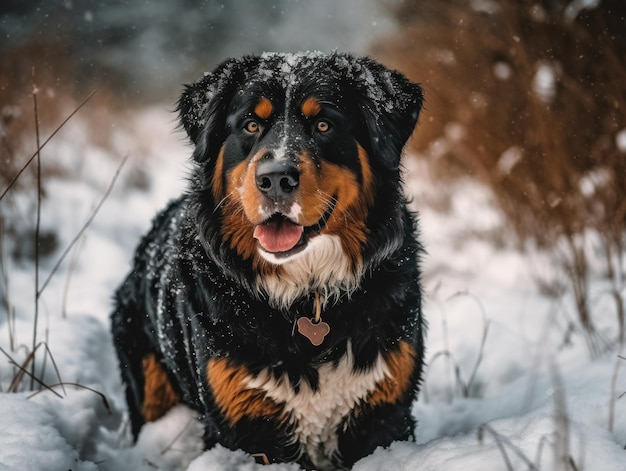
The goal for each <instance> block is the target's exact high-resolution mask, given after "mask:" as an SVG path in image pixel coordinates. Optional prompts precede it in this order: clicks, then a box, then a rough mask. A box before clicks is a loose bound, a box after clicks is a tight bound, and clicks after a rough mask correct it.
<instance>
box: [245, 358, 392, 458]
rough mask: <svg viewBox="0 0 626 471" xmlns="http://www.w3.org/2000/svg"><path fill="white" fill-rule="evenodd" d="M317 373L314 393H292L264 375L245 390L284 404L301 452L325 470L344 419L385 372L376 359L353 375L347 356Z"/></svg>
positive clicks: (283, 383) (309, 390)
mask: <svg viewBox="0 0 626 471" xmlns="http://www.w3.org/2000/svg"><path fill="white" fill-rule="evenodd" d="M318 373H319V384H318V388H317V389H316V390H315V391H313V390H312V388H311V387H310V386H309V385H308V384H305V385H302V386H301V387H300V388H299V389H298V391H297V392H296V391H295V390H294V388H293V387H292V386H291V385H290V383H289V381H288V380H287V378H286V377H285V378H280V379H275V378H274V377H272V376H271V375H269V374H268V373H267V372H263V373H261V374H260V375H258V376H256V377H254V378H250V379H249V380H248V384H247V387H248V388H254V389H260V390H263V391H265V393H266V396H267V397H269V398H271V399H272V400H273V401H275V402H276V403H282V404H284V412H285V413H286V414H287V415H288V417H289V420H290V421H291V423H292V425H293V427H294V433H295V437H294V438H295V439H297V441H298V442H299V443H300V444H301V448H302V451H303V452H306V453H307V454H308V455H309V457H310V458H311V460H312V461H313V463H314V464H315V465H316V466H317V467H319V468H326V467H328V466H329V465H330V461H329V460H328V457H330V456H333V455H334V454H335V453H336V452H337V440H338V434H339V432H341V428H342V427H345V426H347V422H346V419H347V417H348V416H349V414H350V413H351V411H352V410H353V409H354V408H355V407H356V406H357V405H358V404H359V403H360V402H361V401H363V400H365V399H366V398H367V396H368V395H369V394H371V393H372V392H373V391H374V390H375V388H376V386H377V384H378V383H379V382H380V381H382V380H383V379H384V378H385V377H386V376H387V375H388V374H389V372H388V368H387V365H386V364H385V362H384V360H383V359H382V357H380V356H379V357H378V359H377V360H376V362H375V363H374V364H373V366H372V367H371V368H369V369H368V370H366V371H359V372H356V371H354V361H353V359H352V357H351V355H345V356H344V357H343V358H342V359H341V361H340V362H339V363H338V364H337V365H335V364H331V363H329V364H324V365H322V366H321V367H320V368H319V369H318Z"/></svg>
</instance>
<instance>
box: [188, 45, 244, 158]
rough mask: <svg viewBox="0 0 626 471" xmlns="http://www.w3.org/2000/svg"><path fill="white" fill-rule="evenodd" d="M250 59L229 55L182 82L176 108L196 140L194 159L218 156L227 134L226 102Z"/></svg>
mask: <svg viewBox="0 0 626 471" xmlns="http://www.w3.org/2000/svg"><path fill="white" fill-rule="evenodd" d="M253 61H254V58H251V57H244V58H240V59H229V60H227V61H225V62H223V63H221V64H220V65H219V66H217V67H216V68H215V70H214V71H213V72H210V73H207V74H205V75H204V76H203V77H202V78H201V79H200V80H198V81H196V82H194V83H192V84H189V85H185V89H184V91H183V94H182V96H181V98H180V100H179V102H178V108H177V110H178V113H179V117H180V122H181V124H182V125H183V127H184V128H185V131H187V135H188V136H189V138H190V139H191V141H192V142H193V143H194V144H195V150H194V153H193V158H194V159H195V160H196V161H197V162H204V161H207V160H211V159H214V158H215V157H216V156H217V154H218V152H219V149H220V147H221V146H222V144H223V143H224V140H225V139H226V137H227V136H228V129H227V126H226V115H227V113H228V106H229V104H230V102H231V99H232V97H233V95H234V93H235V92H236V90H237V88H238V87H240V86H241V84H243V83H244V81H245V77H246V71H248V70H249V69H250V67H251V66H252V64H251V63H252V62H253Z"/></svg>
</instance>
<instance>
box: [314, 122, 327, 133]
mask: <svg viewBox="0 0 626 471" xmlns="http://www.w3.org/2000/svg"><path fill="white" fill-rule="evenodd" d="M315 129H316V130H317V131H318V132H327V131H328V130H329V129H330V123H329V122H328V121H324V120H323V119H320V120H319V121H318V122H317V123H316V124H315Z"/></svg>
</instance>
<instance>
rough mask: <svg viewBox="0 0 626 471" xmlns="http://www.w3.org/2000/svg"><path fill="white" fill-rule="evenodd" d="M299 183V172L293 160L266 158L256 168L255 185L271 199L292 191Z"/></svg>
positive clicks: (278, 198)
mask: <svg viewBox="0 0 626 471" xmlns="http://www.w3.org/2000/svg"><path fill="white" fill-rule="evenodd" d="M299 183H300V172H299V171H298V168H297V167H296V166H295V164H294V163H293V162H289V161H283V160H267V161H263V162H261V163H260V164H259V165H258V166H257V168H256V186H257V188H258V189H259V191H260V192H261V193H264V194H265V195H266V196H267V197H268V198H270V199H271V200H272V201H278V200H280V199H282V198H285V197H286V196H288V195H289V194H290V193H292V192H293V191H294V190H295V189H296V188H298V185H299Z"/></svg>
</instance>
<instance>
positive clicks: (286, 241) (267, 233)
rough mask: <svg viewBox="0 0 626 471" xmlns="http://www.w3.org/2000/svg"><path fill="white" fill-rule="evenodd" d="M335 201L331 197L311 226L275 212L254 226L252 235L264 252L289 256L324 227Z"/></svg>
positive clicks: (299, 249)
mask: <svg viewBox="0 0 626 471" xmlns="http://www.w3.org/2000/svg"><path fill="white" fill-rule="evenodd" d="M336 203H337V201H336V199H335V198H332V199H331V202H330V204H329V205H328V207H327V208H326V210H325V211H324V213H323V214H322V217H321V218H320V219H319V221H318V222H317V223H315V224H313V225H312V226H302V225H300V224H297V223H295V222H293V221H292V220H291V219H289V218H288V217H287V216H285V215H284V214H282V213H275V214H273V215H272V216H271V217H270V218H268V219H267V220H265V221H264V222H263V223H261V224H259V225H257V226H256V227H255V228H254V234H253V236H254V238H255V239H257V241H258V242H259V245H260V246H261V249H262V250H264V251H265V252H268V253H271V254H272V255H274V256H275V257H279V258H287V257H290V256H292V255H295V254H296V253H298V252H300V251H302V250H304V248H305V247H306V246H307V244H308V242H309V240H310V239H311V238H312V237H315V236H316V235H318V234H319V233H320V232H321V231H322V230H323V229H324V227H325V226H326V222H327V221H328V218H330V216H331V214H332V213H333V211H334V209H335V205H336Z"/></svg>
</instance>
